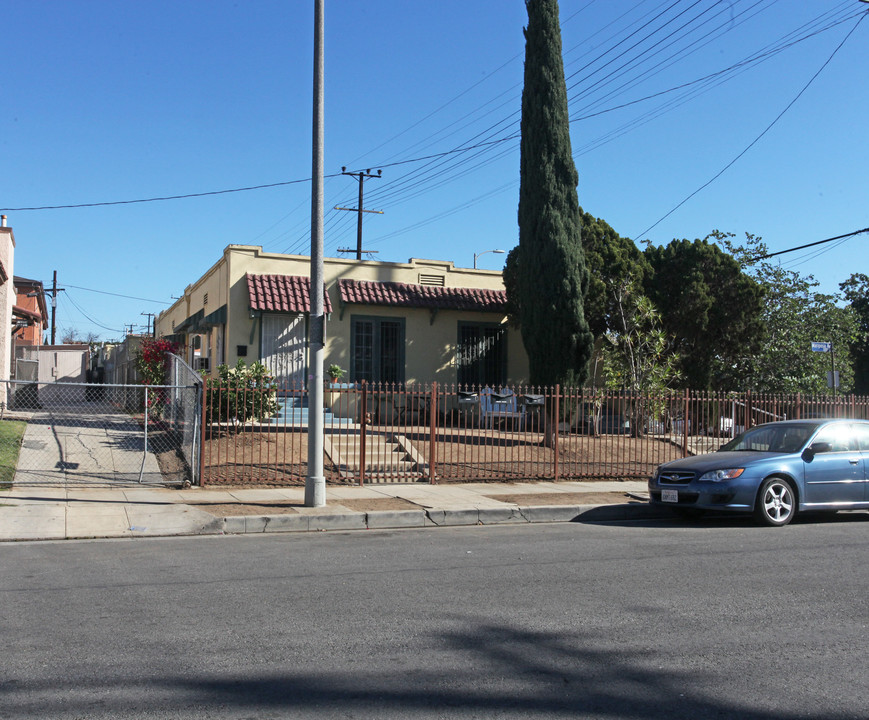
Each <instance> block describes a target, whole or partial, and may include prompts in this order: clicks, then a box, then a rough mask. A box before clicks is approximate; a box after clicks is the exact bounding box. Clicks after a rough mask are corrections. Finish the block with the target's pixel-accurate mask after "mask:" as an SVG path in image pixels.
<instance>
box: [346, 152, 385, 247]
mask: <svg viewBox="0 0 869 720" xmlns="http://www.w3.org/2000/svg"><path fill="white" fill-rule="evenodd" d="M341 174H342V175H349V176H350V177H355V178H358V179H359V207H355V208H345V207H337V206H336V207H335V209H336V210H349V211H350V212H355V213H358V217H357V218H356V259H357V260H361V259H362V213H367V212H369V213H377V214H378V215H383V210H365V209H363V208H362V186H363V185H364V184H365V180H366V179H368V178H379V177H382V176H383V170H378V171H377V175H372V174H371V170H370V169H369V170H366V171H365V172H362V171H361V170H360V171H359V172H355V173H354V172H347V168H346V167H342V168H341ZM338 252H353V251H352V250H349V249H346V248H338Z"/></svg>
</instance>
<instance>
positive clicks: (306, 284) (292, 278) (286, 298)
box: [247, 273, 332, 313]
mask: <svg viewBox="0 0 869 720" xmlns="http://www.w3.org/2000/svg"><path fill="white" fill-rule="evenodd" d="M247 290H248V294H249V296H250V309H251V310H266V311H268V312H288V313H308V312H311V281H310V278H307V277H303V276H302V275H252V274H251V273H248V274H247ZM323 295H324V296H325V303H326V305H325V309H326V312H327V313H330V312H332V305H331V303H330V302H329V295H328V293H327V292H326V288H325V287H324V288H323Z"/></svg>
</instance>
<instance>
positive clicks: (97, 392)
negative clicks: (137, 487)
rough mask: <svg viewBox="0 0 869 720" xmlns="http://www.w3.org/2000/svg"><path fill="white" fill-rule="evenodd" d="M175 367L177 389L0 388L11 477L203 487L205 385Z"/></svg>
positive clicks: (19, 384) (12, 384) (3, 444)
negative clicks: (200, 473) (201, 445)
mask: <svg viewBox="0 0 869 720" xmlns="http://www.w3.org/2000/svg"><path fill="white" fill-rule="evenodd" d="M171 366H172V368H173V371H172V373H171V374H170V377H172V379H173V384H170V385H164V386H154V387H146V386H142V385H112V384H92V383H39V382H24V381H15V380H10V381H4V382H0V425H2V427H0V457H2V458H4V460H3V462H4V464H5V465H7V470H9V469H10V468H9V467H8V466H10V465H12V466H14V474H12V473H7V475H12V477H13V482H14V483H15V484H16V485H20V484H35V485H50V486H64V487H66V486H70V485H80V486H91V487H92V486H101V485H102V486H117V485H119V484H121V485H129V484H141V483H148V484H157V485H167V486H186V485H190V484H194V483H197V482H198V478H197V472H198V465H199V463H198V457H199V455H198V453H199V447H198V443H199V436H200V427H201V426H200V422H201V420H200V414H201V397H202V395H201V392H202V391H201V380H199V377H198V375H196V374H195V373H193V371H192V370H189V368H187V369H185V366H183V363H181V364H178V363H175V362H174V361H173V362H172V363H171ZM188 370H189V373H193V374H194V375H196V377H195V378H193V377H191V376H190V374H189V373H188V372H187V371H188ZM178 379H180V380H181V381H180V382H179V381H178ZM7 423H9V424H8V425H7ZM16 456H17V457H16Z"/></svg>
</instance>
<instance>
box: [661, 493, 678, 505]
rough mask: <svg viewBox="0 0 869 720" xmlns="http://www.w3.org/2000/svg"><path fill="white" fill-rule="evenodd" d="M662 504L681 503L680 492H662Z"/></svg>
mask: <svg viewBox="0 0 869 720" xmlns="http://www.w3.org/2000/svg"><path fill="white" fill-rule="evenodd" d="M661 502H671V503H677V502H679V491H678V490H661Z"/></svg>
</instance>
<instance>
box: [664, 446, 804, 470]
mask: <svg viewBox="0 0 869 720" xmlns="http://www.w3.org/2000/svg"><path fill="white" fill-rule="evenodd" d="M790 457H794V458H799V453H777V452H754V451H741V452H714V453H707V454H706V455H696V456H695V457H687V458H682V459H681V460H672V461H670V462H668V463H664V464H663V465H661V468H666V469H667V470H694V471H696V472H700V473H704V472H708V471H709V470H721V469H724V468H734V467H747V466H750V465H754V464H756V463H760V462H764V461H767V460H771V459H774V458H790Z"/></svg>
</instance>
